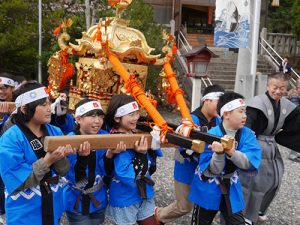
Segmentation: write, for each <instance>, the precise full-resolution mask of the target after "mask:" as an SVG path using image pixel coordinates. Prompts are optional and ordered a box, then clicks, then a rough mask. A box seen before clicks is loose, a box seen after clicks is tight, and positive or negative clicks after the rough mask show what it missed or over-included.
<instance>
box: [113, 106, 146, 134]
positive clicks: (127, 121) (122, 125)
mask: <svg viewBox="0 0 300 225" xmlns="http://www.w3.org/2000/svg"><path fill="white" fill-rule="evenodd" d="M139 118H140V111H135V112H132V113H129V114H127V115H125V116H122V117H119V118H116V117H115V121H116V122H117V123H118V124H119V128H118V129H119V131H121V132H126V133H128V132H130V131H132V130H134V129H135V128H136V123H137V121H138V119H139Z"/></svg>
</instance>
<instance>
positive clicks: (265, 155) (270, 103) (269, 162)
mask: <svg viewBox="0 0 300 225" xmlns="http://www.w3.org/2000/svg"><path fill="white" fill-rule="evenodd" d="M287 84H288V81H287V80H286V79H285V76H284V74H281V73H276V74H272V75H270V76H269V77H268V83H267V91H266V93H265V94H263V95H259V96H255V97H254V98H252V99H249V101H248V102H247V122H246V124H247V126H248V127H250V128H251V129H252V130H253V131H254V132H255V135H256V137H257V139H258V141H259V143H260V146H261V149H262V161H261V166H260V168H259V171H258V174H257V175H256V176H254V177H249V176H246V175H241V182H242V185H243V188H244V195H245V202H246V207H245V212H244V214H245V218H246V219H248V223H249V224H251V223H252V222H257V221H258V220H259V219H260V220H266V219H267V217H266V216H265V213H266V211H267V209H268V207H269V206H270V204H271V202H272V200H273V199H274V197H275V195H276V193H277V192H278V190H279V188H280V184H281V181H282V176H283V172H284V165H283V160H282V158H281V155H280V152H279V150H278V147H277V144H276V143H278V144H281V145H283V146H285V147H288V148H291V149H293V150H295V151H299V150H300V108H299V107H297V106H296V105H295V104H294V103H292V102H290V101H289V100H287V99H286V98H284V97H283V95H284V94H285V92H286V88H287Z"/></svg>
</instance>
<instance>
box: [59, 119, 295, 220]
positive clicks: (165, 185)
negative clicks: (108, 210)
mask: <svg viewBox="0 0 300 225" xmlns="http://www.w3.org/2000/svg"><path fill="white" fill-rule="evenodd" d="M162 114H163V116H164V118H166V120H167V121H169V122H175V123H178V122H179V121H178V118H179V114H178V113H172V114H170V113H167V114H166V113H162ZM174 150H175V149H174V148H165V149H163V152H164V157H163V158H160V159H159V160H158V166H157V167H158V170H157V172H156V173H155V175H154V176H153V179H154V180H155V183H156V184H155V190H156V197H155V199H156V204H157V206H166V205H168V204H170V203H171V202H172V201H173V200H174V187H173V167H174V161H173V152H174ZM280 151H281V153H282V157H283V159H284V163H285V174H284V177H283V182H282V186H281V189H280V191H279V193H278V195H277V197H276V198H275V200H274V202H273V203H272V205H271V207H270V210H269V212H268V217H269V220H268V221H267V222H266V223H265V225H300V188H299V187H300V175H299V174H298V172H300V163H296V162H292V161H290V160H288V159H287V157H288V153H289V150H288V149H286V148H284V147H280ZM190 221H191V215H190V214H189V215H186V216H184V217H182V218H180V219H178V220H177V221H176V222H173V223H169V224H172V225H177V224H180V225H188V224H190ZM62 224H67V223H66V222H65V220H64V221H63V223H62ZM111 224H112V223H111V222H109V221H106V222H105V225H111ZM216 224H219V222H218V220H216V221H215V222H214V225H216Z"/></svg>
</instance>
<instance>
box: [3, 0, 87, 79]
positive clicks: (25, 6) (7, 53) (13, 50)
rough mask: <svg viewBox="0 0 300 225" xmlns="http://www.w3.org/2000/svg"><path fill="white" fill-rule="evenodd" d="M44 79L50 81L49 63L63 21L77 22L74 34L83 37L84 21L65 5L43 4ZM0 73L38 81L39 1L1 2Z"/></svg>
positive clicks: (49, 1)
mask: <svg viewBox="0 0 300 225" xmlns="http://www.w3.org/2000/svg"><path fill="white" fill-rule="evenodd" d="M42 7H43V20H42V21H43V55H42V65H43V77H44V79H43V80H44V81H46V79H45V78H46V77H47V76H48V74H47V61H48V58H49V56H50V55H52V54H53V53H54V52H55V51H56V50H58V47H57V44H54V42H55V41H54V36H53V34H52V33H53V30H54V28H55V27H57V26H58V25H59V24H60V23H61V21H62V19H63V18H69V17H71V18H72V19H73V21H74V25H73V27H72V28H71V29H70V31H69V32H70V33H71V35H72V37H73V38H76V37H77V38H78V37H80V36H81V31H82V30H83V29H82V28H81V26H82V24H84V23H83V20H82V19H80V17H78V16H77V15H76V13H77V12H78V11H77V10H78V9H76V10H73V8H72V7H69V5H66V3H65V2H61V3H53V1H51V0H43V6H42ZM0 21H1V22H0V70H2V71H8V72H11V73H13V74H22V75H23V76H25V77H26V78H27V79H36V74H37V62H38V4H37V1H36V0H26V1H24V0H0Z"/></svg>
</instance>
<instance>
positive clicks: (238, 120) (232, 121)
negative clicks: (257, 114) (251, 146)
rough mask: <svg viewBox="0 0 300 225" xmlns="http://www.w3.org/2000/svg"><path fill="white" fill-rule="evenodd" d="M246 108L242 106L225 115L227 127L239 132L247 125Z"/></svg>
mask: <svg viewBox="0 0 300 225" xmlns="http://www.w3.org/2000/svg"><path fill="white" fill-rule="evenodd" d="M246 119H247V115H246V106H241V107H239V108H237V109H234V110H232V111H230V112H225V113H224V121H226V122H225V123H226V127H227V128H229V129H231V130H238V129H240V128H242V127H243V126H244V125H245V123H246Z"/></svg>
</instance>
